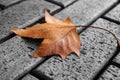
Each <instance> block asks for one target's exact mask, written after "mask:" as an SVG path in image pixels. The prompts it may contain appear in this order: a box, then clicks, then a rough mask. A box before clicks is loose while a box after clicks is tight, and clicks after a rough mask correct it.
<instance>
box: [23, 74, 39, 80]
mask: <svg viewBox="0 0 120 80" xmlns="http://www.w3.org/2000/svg"><path fill="white" fill-rule="evenodd" d="M22 80H40V79H37V78H35V77H34V76H32V75H30V74H28V75H26V76H25V77H24V78H23V79H22Z"/></svg>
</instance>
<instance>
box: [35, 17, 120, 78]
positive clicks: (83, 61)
mask: <svg viewBox="0 0 120 80" xmlns="http://www.w3.org/2000/svg"><path fill="white" fill-rule="evenodd" d="M93 25H94V26H101V27H104V28H106V29H108V30H111V31H113V32H114V33H116V35H118V34H119V29H120V27H119V25H117V24H114V23H111V22H109V21H106V20H103V19H99V20H97V21H96V22H95V23H94V24H93ZM80 37H81V50H80V52H81V56H80V57H77V56H76V55H74V54H71V55H69V56H67V58H66V59H65V60H61V58H60V57H58V56H53V57H52V58H50V59H49V60H47V61H46V62H45V63H44V64H42V65H40V66H39V67H38V68H37V69H36V70H34V71H36V72H39V71H40V72H42V73H43V74H46V75H47V76H49V77H50V78H53V79H54V80H90V79H91V78H92V77H93V76H94V75H95V74H96V72H98V71H99V70H100V68H101V67H102V66H103V65H104V64H105V62H106V61H108V59H109V58H110V57H111V56H112V55H113V53H114V51H115V50H116V46H117V45H116V41H115V39H114V38H113V36H112V35H111V34H109V33H108V32H106V31H103V30H99V29H92V28H88V29H87V30H86V31H84V32H83V33H82V34H80Z"/></svg>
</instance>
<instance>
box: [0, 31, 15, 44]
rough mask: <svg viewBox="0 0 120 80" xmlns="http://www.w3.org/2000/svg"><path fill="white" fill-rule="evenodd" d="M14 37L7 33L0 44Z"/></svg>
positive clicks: (0, 40)
mask: <svg viewBox="0 0 120 80" xmlns="http://www.w3.org/2000/svg"><path fill="white" fill-rule="evenodd" d="M14 36H15V34H14V33H13V32H11V33H9V34H8V35H7V36H5V37H3V38H1V39H0V44H2V43H3V42H5V41H7V40H9V39H11V38H12V37H14Z"/></svg>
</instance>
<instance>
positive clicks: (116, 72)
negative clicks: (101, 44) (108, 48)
mask: <svg viewBox="0 0 120 80" xmlns="http://www.w3.org/2000/svg"><path fill="white" fill-rule="evenodd" d="M99 80H120V68H118V67H115V66H113V65H111V66H110V67H109V68H108V69H107V70H106V71H105V73H104V74H103V75H102V76H101V77H100V79H99Z"/></svg>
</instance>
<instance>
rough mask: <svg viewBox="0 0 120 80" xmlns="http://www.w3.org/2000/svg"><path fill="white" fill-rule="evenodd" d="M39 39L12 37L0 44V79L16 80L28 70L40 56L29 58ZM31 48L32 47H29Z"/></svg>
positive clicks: (36, 62) (37, 61)
mask: <svg viewBox="0 0 120 80" xmlns="http://www.w3.org/2000/svg"><path fill="white" fill-rule="evenodd" d="M39 44H40V40H33V39H25V38H20V37H13V38H11V39H10V40H7V41H6V42H4V43H2V44H0V79H1V80H18V78H19V77H21V76H22V75H24V73H27V72H28V71H30V70H31V69H32V68H33V67H34V66H36V65H37V64H38V63H40V61H41V60H42V58H36V59H34V58H30V57H29V54H30V55H32V54H33V53H34V52H35V50H36V49H37V46H38V45H39ZM31 48H32V49H31Z"/></svg>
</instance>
